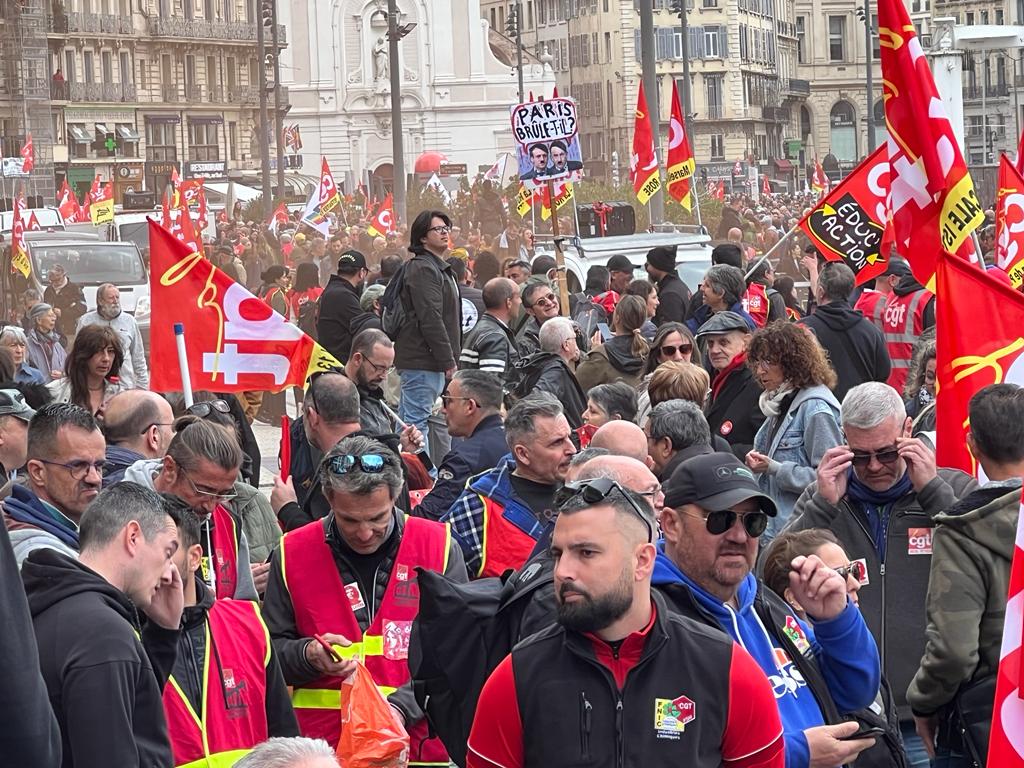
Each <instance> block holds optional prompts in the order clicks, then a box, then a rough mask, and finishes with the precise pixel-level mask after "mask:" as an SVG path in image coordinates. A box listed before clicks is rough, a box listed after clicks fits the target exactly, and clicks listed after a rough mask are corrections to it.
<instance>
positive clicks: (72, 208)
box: [57, 177, 82, 224]
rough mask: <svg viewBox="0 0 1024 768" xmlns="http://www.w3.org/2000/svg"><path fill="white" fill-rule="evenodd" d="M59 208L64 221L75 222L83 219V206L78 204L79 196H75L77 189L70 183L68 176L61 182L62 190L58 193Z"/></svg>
mask: <svg viewBox="0 0 1024 768" xmlns="http://www.w3.org/2000/svg"><path fill="white" fill-rule="evenodd" d="M57 210H58V211H60V215H61V216H62V217H63V218H64V221H66V222H68V223H69V224H70V223H74V222H76V221H81V215H82V206H80V205H79V204H78V198H77V197H75V190H73V189H72V188H71V185H70V184H68V180H67V177H65V178H64V181H63V182H61V185H60V192H59V193H58V194H57Z"/></svg>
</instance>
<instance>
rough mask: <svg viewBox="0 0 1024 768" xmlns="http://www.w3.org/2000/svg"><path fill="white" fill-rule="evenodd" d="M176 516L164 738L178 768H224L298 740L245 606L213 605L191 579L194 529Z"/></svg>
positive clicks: (258, 629)
mask: <svg viewBox="0 0 1024 768" xmlns="http://www.w3.org/2000/svg"><path fill="white" fill-rule="evenodd" d="M164 498H165V500H166V501H167V503H168V504H171V505H173V506H174V508H175V509H176V510H177V513H178V542H179V545H180V546H179V547H178V550H177V552H175V554H174V557H173V560H174V564H175V565H176V566H177V568H178V571H179V573H181V581H182V585H183V587H184V593H185V610H184V612H183V613H182V617H181V633H180V634H179V636H178V655H177V658H176V659H175V661H174V667H173V669H172V671H171V676H170V678H169V679H168V680H167V684H166V685H165V686H164V696H163V700H164V714H165V715H166V716H167V733H168V736H169V737H170V741H171V749H172V751H173V753H174V765H175V766H177V767H178V768H222V766H223V767H224V768H226V766H229V765H233V764H234V762H235V761H236V760H238V758H239V757H241V756H242V755H244V754H245V753H246V752H248V751H249V750H250V749H252V748H253V747H254V746H256V745H257V744H260V743H262V742H264V741H266V740H267V739H268V738H269V737H271V736H298V735H299V726H298V723H297V722H296V720H295V713H294V711H293V710H292V704H291V699H290V697H289V695H288V688H287V687H286V686H285V684H284V678H283V677H282V676H281V668H280V666H278V663H277V657H276V656H275V654H274V650H273V646H272V645H271V642H270V633H269V632H268V631H267V628H266V626H265V625H264V623H263V619H262V618H261V617H260V609H259V606H258V605H257V604H256V603H254V602H251V601H249V600H230V599H225V600H218V599H216V598H215V597H214V594H213V591H212V590H211V589H210V588H209V587H208V586H206V584H205V583H204V582H203V580H202V578H201V577H200V576H198V575H197V571H198V570H199V568H200V565H201V563H202V558H203V547H202V543H201V542H202V523H201V522H200V520H199V517H198V516H197V515H196V513H195V511H194V510H192V509H190V508H189V506H188V504H186V503H185V502H184V501H182V500H181V499H178V498H176V497H174V496H169V495H165V497H164Z"/></svg>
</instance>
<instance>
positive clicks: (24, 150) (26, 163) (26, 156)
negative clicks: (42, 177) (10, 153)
mask: <svg viewBox="0 0 1024 768" xmlns="http://www.w3.org/2000/svg"><path fill="white" fill-rule="evenodd" d="M35 167H36V155H35V151H34V150H33V149H32V134H31V133H26V134H25V143H24V144H23V145H22V147H21V170H23V171H24V172H25V173H31V171H32V169H33V168H35Z"/></svg>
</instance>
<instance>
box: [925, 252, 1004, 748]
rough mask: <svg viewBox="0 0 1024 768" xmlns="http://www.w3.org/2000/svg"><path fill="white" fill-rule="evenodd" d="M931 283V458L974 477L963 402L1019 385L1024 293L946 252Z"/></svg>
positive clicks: (965, 404) (944, 465) (968, 426)
mask: <svg viewBox="0 0 1024 768" xmlns="http://www.w3.org/2000/svg"><path fill="white" fill-rule="evenodd" d="M936 283H937V288H938V293H937V296H938V302H939V304H938V306H937V307H936V312H935V325H936V339H935V341H936V345H937V347H938V357H937V359H936V368H935V374H936V380H937V384H938V395H937V402H936V404H935V413H936V431H937V437H936V460H937V462H938V464H939V466H940V467H955V468H957V469H962V470H963V471H965V472H968V473H970V474H972V475H973V474H975V472H976V466H975V461H974V459H973V457H972V456H971V453H970V451H969V450H968V449H967V440H966V436H967V432H968V430H969V428H970V425H969V423H968V420H967V404H968V403H969V402H970V399H971V397H972V396H973V395H974V393H975V392H977V391H978V390H979V389H981V388H982V387H986V386H988V385H989V384H999V383H1002V382H1010V383H1012V384H1017V385H1024V354H1022V353H1024V295H1022V294H1020V293H1018V292H1017V291H1015V290H1013V289H1012V288H1010V286H1008V285H1006V284H1005V283H1002V282H1000V281H999V280H996V279H995V278H994V277H992V276H991V275H989V274H987V273H986V272H985V271H984V270H981V269H977V268H976V267H974V266H973V265H971V264H970V263H969V262H967V261H965V260H963V259H961V258H959V257H957V256H950V255H949V254H943V255H942V256H941V257H940V258H939V262H938V272H937V274H936ZM979 318H984V322H979ZM1018 735H1019V736H1020V737H1022V738H1024V731H1019V732H1018ZM989 764H990V765H992V764H993V763H991V762H990V763H989ZM995 765H1000V766H1001V765H1003V764H1002V763H996V764H995Z"/></svg>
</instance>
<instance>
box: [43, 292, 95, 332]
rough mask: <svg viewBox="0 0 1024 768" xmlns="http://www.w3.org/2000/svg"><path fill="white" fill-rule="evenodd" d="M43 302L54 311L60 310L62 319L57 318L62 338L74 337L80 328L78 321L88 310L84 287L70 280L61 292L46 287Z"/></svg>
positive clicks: (58, 329)
mask: <svg viewBox="0 0 1024 768" xmlns="http://www.w3.org/2000/svg"><path fill="white" fill-rule="evenodd" d="M43 301H45V302H46V303H47V304H49V305H50V306H51V307H53V308H54V309H59V310H60V317H58V318H57V333H59V334H60V335H61V336H67V337H70V336H71V335H73V334H74V332H75V328H76V327H77V326H78V319H79V318H80V317H81V316H82V315H84V314H85V313H86V311H87V310H88V307H87V306H86V303H85V294H84V293H82V287H81V286H79V285H76V284H75V283H72V282H71V281H70V280H69V281H68V283H67V285H65V286H64V287H63V288H61V289H60V291H57V290H56V289H55V288H54V287H53V286H52V285H48V286H46V288H45V289H44V290H43Z"/></svg>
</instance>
